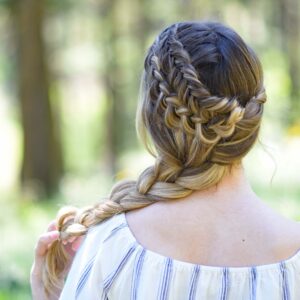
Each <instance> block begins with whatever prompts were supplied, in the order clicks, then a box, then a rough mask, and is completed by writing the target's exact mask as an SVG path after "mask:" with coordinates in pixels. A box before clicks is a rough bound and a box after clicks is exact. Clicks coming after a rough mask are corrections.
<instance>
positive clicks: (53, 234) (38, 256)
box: [31, 226, 59, 278]
mask: <svg viewBox="0 0 300 300" xmlns="http://www.w3.org/2000/svg"><path fill="white" fill-rule="evenodd" d="M49 227H50V226H49ZM58 238H59V232H58V231H57V230H54V231H49V232H46V233H44V234H42V235H41V236H40V237H39V239H38V242H37V244H36V247H35V257H34V262H33V266H32V269H31V276H32V277H37V278H41V275H42V269H43V266H44V263H45V255H46V253H47V251H48V249H49V247H50V246H51V245H52V243H53V242H54V241H56V240H57V239H58Z"/></svg>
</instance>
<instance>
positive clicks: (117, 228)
mask: <svg viewBox="0 0 300 300" xmlns="http://www.w3.org/2000/svg"><path fill="white" fill-rule="evenodd" d="M125 227H127V224H126V223H121V224H120V225H119V226H117V227H115V228H114V229H112V231H111V232H110V233H109V235H108V236H107V237H106V238H105V239H104V241H103V242H104V243H105V242H106V241H107V240H109V239H110V238H111V237H113V236H114V235H115V234H116V233H117V232H118V231H119V230H121V229H123V228H125Z"/></svg>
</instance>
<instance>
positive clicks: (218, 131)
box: [137, 22, 266, 191]
mask: <svg viewBox="0 0 300 300" xmlns="http://www.w3.org/2000/svg"><path fill="white" fill-rule="evenodd" d="M265 100H266V97H265V93H264V88H263V75H262V68H261V65H260V62H259V60H258V58H257V56H256V55H255V53H254V52H253V51H252V49H251V48H250V47H249V46H247V45H246V44H245V43H244V41H243V40H242V39H241V37H240V36H239V35H238V34H237V33H236V32H234V31H233V30H232V29H230V28H228V27H225V26H224V25H222V24H220V23H215V22H183V23H176V24H173V25H171V26H170V27H168V28H166V29H165V30H164V31H162V32H161V34H160V35H159V36H158V37H157V39H156V40H155V42H154V43H153V45H152V46H151V47H150V49H149V51H148V54H147V57H146V60H145V71H144V76H143V96H142V101H141V104H140V108H139V110H138V115H137V118H138V123H137V124H138V130H139V132H140V136H141V137H146V136H148V137H150V139H151V141H152V143H153V144H154V147H155V150H156V152H157V158H158V161H159V164H157V165H156V170H154V172H155V174H156V175H157V176H156V178H155V181H168V182H176V183H178V184H179V185H180V186H182V187H185V188H187V189H191V190H201V189H204V188H207V187H208V186H211V185H213V184H216V183H217V182H218V181H219V180H220V179H221V178H222V176H224V174H225V173H226V172H227V171H228V170H229V169H230V166H231V165H233V164H235V163H238V162H240V161H241V159H242V158H243V157H244V156H245V155H246V153H247V152H248V151H249V150H250V149H251V147H252V146H253V144H254V142H255V140H256V138H257V135H258V130H259V125H260V121H261V116H262V112H263V103H264V102H265ZM144 140H145V143H146V144H147V143H148V141H147V140H146V139H144ZM148 148H149V147H148ZM150 186H151V183H149V182H148V185H147V188H149V187H150ZM141 190H142V191H144V188H142V189H141Z"/></svg>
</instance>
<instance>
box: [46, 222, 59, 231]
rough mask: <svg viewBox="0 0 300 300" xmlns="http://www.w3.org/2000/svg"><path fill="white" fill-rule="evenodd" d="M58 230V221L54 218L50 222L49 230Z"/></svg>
mask: <svg viewBox="0 0 300 300" xmlns="http://www.w3.org/2000/svg"><path fill="white" fill-rule="evenodd" d="M54 230H57V226H56V221H55V220H53V221H51V222H50V223H49V224H48V228H47V231H54Z"/></svg>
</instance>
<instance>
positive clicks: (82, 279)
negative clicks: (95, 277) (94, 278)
mask: <svg viewBox="0 0 300 300" xmlns="http://www.w3.org/2000/svg"><path fill="white" fill-rule="evenodd" d="M95 257H96V256H93V257H92V258H91V259H90V260H89V261H88V263H87V264H86V266H85V267H84V269H83V272H82V274H81V276H80V278H79V281H78V283H77V286H76V292H75V299H77V298H78V296H79V294H80V292H81V291H82V289H83V287H84V286H85V284H86V281H87V280H88V278H89V275H90V273H91V269H92V267H93V264H94V261H95Z"/></svg>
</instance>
